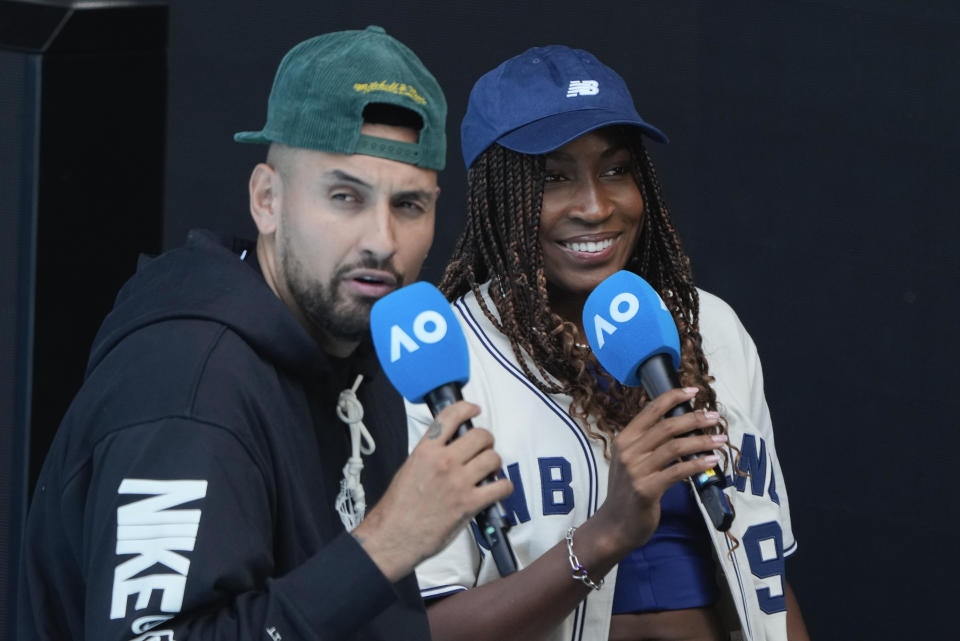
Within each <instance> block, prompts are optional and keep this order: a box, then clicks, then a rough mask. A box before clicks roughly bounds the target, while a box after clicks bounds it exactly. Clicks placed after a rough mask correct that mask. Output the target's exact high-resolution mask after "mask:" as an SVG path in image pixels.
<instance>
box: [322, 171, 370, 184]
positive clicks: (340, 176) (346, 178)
mask: <svg viewBox="0 0 960 641" xmlns="http://www.w3.org/2000/svg"><path fill="white" fill-rule="evenodd" d="M327 176H330V177H332V178H336V179H337V180H342V181H343V182H348V183H353V184H354V185H358V186H360V187H364V188H365V189H372V188H373V185H371V184H370V183H368V182H367V181H365V180H362V179H360V178H357V177H356V176H354V175H353V174H348V173H347V172H345V171H343V170H341V169H331V170H330V171H328V172H327Z"/></svg>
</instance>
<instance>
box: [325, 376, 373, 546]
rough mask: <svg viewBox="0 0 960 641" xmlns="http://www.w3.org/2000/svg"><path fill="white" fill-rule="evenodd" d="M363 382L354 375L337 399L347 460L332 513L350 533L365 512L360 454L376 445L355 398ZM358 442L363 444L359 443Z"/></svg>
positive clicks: (368, 452)
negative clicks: (346, 438)
mask: <svg viewBox="0 0 960 641" xmlns="http://www.w3.org/2000/svg"><path fill="white" fill-rule="evenodd" d="M362 381H363V375H362V374H360V375H358V376H357V380H356V381H354V383H353V387H350V388H347V389H345V390H343V391H342V392H340V397H339V398H338V399H337V416H338V417H339V418H340V420H341V421H343V422H344V423H346V424H347V426H348V427H349V428H350V458H348V459H347V464H346V465H344V466H343V478H342V479H341V480H340V493H339V494H337V501H336V505H335V507H336V510H337V514H339V515H340V520H341V521H343V527H345V528H347V531H348V532H350V531H352V530H353V529H354V528H355V527H357V525H359V524H360V521H362V520H363V517H364V514H365V513H366V511H367V501H366V495H365V494H364V491H363V483H362V482H361V481H360V472H361V471H362V470H363V459H362V458H361V456H360V455H361V454H366V455H368V456H369V455H370V454H373V452H374V450H375V449H376V447H377V444H376V443H375V442H374V441H373V437H372V436H371V435H370V432H369V430H367V427H366V425H364V424H363V405H361V404H360V399H358V398H357V388H359V387H360V383H361V382H362ZM361 439H362V440H363V443H361Z"/></svg>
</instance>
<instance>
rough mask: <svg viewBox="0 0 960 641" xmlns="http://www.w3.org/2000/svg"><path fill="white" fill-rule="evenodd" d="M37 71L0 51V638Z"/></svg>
mask: <svg viewBox="0 0 960 641" xmlns="http://www.w3.org/2000/svg"><path fill="white" fill-rule="evenodd" d="M37 69H38V67H37V60H36V59H35V58H34V57H31V56H26V55H23V54H18V53H10V52H6V51H2V50H0V168H3V170H2V171H0V194H3V197H0V230H2V233H0V273H2V274H3V277H2V278H0V638H3V633H4V631H6V630H7V629H9V628H10V627H11V618H12V616H11V615H10V614H9V613H10V612H12V607H13V603H14V596H15V591H14V589H13V586H14V584H13V582H12V581H10V580H9V579H10V578H12V577H15V576H16V567H17V565H16V564H17V558H18V554H17V549H18V546H19V542H20V528H21V525H22V523H23V515H24V513H25V510H26V498H27V491H26V487H27V462H28V460H29V459H28V456H27V435H28V433H29V430H28V425H29V407H30V384H29V383H30V363H31V358H30V357H31V347H32V344H33V341H32V336H33V334H32V326H33V264H34V259H35V252H34V251H33V247H34V243H33V237H34V231H35V217H34V216H33V213H34V211H35V202H36V199H35V197H34V189H33V186H34V182H35V181H34V178H35V176H36V172H35V169H34V167H35V161H36V145H35V140H36V137H35V135H34V134H35V120H36V109H35V103H34V98H35V95H36V88H37V82H36V81H37V76H38V74H37ZM9 638H13V637H12V636H11V637H9Z"/></svg>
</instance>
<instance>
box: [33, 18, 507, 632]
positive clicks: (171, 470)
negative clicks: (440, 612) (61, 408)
mask: <svg viewBox="0 0 960 641" xmlns="http://www.w3.org/2000/svg"><path fill="white" fill-rule="evenodd" d="M445 116H446V105H445V101H444V98H443V94H442V92H441V91H440V88H439V87H438V86H437V84H436V81H435V80H434V79H433V77H432V76H431V75H430V73H429V72H428V71H427V70H426V69H425V68H424V67H423V65H422V63H421V62H420V61H419V60H418V59H417V58H416V56H415V55H414V54H413V53H412V52H410V50H409V49H407V48H406V47H404V46H403V45H402V44H400V43H399V42H397V41H396V40H394V39H393V38H391V37H390V36H388V35H387V34H386V33H385V32H384V31H383V29H380V28H379V27H369V28H367V29H366V30H364V31H349V32H339V33H332V34H326V35H323V36H319V37H316V38H313V39H311V40H307V41H305V42H303V43H301V44H299V45H297V46H296V47H294V48H293V49H292V50H291V51H290V52H289V53H288V54H287V55H286V56H285V57H284V59H283V61H282V62H281V64H280V67H279V69H278V71H277V76H276V79H275V81H274V86H273V89H272V91H271V94H270V101H269V108H268V118H267V124H266V126H265V127H264V128H263V130H262V131H260V132H246V133H241V134H237V136H236V139H237V140H238V141H241V142H254V143H265V144H269V145H270V149H269V152H268V156H267V162H266V163H261V164H259V165H257V166H256V167H255V168H254V170H253V173H252V175H251V178H250V210H251V213H252V215H253V218H254V221H255V222H256V225H257V228H258V230H259V236H258V239H257V242H256V245H255V247H247V248H244V247H237V249H239V250H241V251H239V252H238V253H234V252H233V251H231V249H233V248H231V247H226V246H223V245H221V244H219V243H218V242H217V241H216V239H214V238H213V237H212V236H211V235H209V234H204V233H192V234H191V236H190V237H189V238H188V243H187V246H186V247H185V248H183V249H179V250H175V251H172V252H169V253H167V254H165V255H163V256H160V257H159V258H156V259H153V260H150V261H148V262H146V263H145V264H143V265H141V266H140V269H139V270H138V273H137V274H136V275H135V276H134V277H133V278H132V279H131V280H130V281H129V282H128V283H127V284H126V285H125V286H124V287H123V289H122V290H121V292H120V294H119V295H118V297H117V302H116V306H115V308H114V310H113V311H112V312H111V313H110V315H109V316H108V317H107V319H106V320H105V321H104V324H103V326H102V327H101V329H100V332H99V333H98V335H97V338H96V340H95V342H94V346H93V349H92V352H91V356H90V362H89V364H88V370H87V377H86V380H85V382H84V385H83V387H82V389H81V390H80V392H79V394H78V395H77V397H76V399H75V400H74V402H73V404H72V405H71V407H70V410H69V411H68V413H67V415H66V417H65V418H64V421H63V423H62V425H61V427H60V430H59V432H58V434H57V437H56V440H55V442H54V444H53V446H52V447H51V450H50V452H49V454H48V457H47V461H46V463H45V465H44V468H43V471H42V472H41V475H40V479H39V481H38V484H37V488H36V493H35V497H34V502H33V505H32V508H31V512H30V516H29V519H28V524H27V534H26V537H25V539H26V541H27V543H26V545H25V550H24V555H23V558H24V561H23V572H22V577H23V579H22V582H21V596H22V598H21V602H22V605H21V609H20V620H19V637H18V638H19V639H21V641H34V640H40V639H42V640H48V639H50V640H52V639H56V640H58V641H62V640H65V639H89V640H93V639H96V640H97V641H114V640H116V641H128V640H137V641H147V640H151V641H153V640H156V641H160V640H163V641H192V640H199V639H204V640H206V639H231V640H246V639H265V640H272V641H280V640H287V641H290V640H292V639H296V640H301V639H427V638H429V631H428V627H427V623H426V618H425V615H424V613H423V606H422V603H421V602H420V598H419V593H418V590H417V586H416V581H415V579H414V577H413V575H412V571H413V568H414V566H415V565H416V564H417V563H418V562H419V561H421V560H422V559H424V558H425V557H427V556H429V555H430V554H432V553H433V552H435V551H437V550H439V549H440V548H441V547H442V546H443V545H444V544H445V543H446V542H447V541H448V540H449V539H450V538H451V536H452V535H453V534H454V533H455V532H456V531H457V530H458V529H459V528H461V527H463V525H464V523H465V522H466V520H467V519H468V518H469V516H470V515H472V514H474V513H476V512H477V511H478V510H479V509H481V508H482V507H483V506H485V505H488V504H489V503H491V502H493V501H495V500H498V499H500V498H502V497H504V496H506V495H507V494H509V492H510V491H511V486H510V484H509V482H507V481H500V482H498V483H495V484H490V485H484V486H482V487H477V485H476V484H477V483H478V482H479V481H480V480H481V479H482V478H484V477H485V476H486V475H488V474H490V473H491V472H493V471H495V470H497V469H499V465H500V462H499V458H498V457H497V456H496V454H495V453H494V452H493V451H492V449H491V445H492V438H491V437H490V435H489V433H488V432H485V431H483V430H473V431H471V432H470V433H468V434H467V435H466V436H464V437H461V438H459V439H457V440H455V441H452V442H450V443H449V444H448V443H447V441H448V439H449V438H450V437H451V436H452V434H453V430H454V429H455V427H456V426H457V425H459V424H460V423H461V422H462V421H463V420H465V419H466V418H469V417H472V416H474V415H475V414H476V413H477V411H476V408H475V407H474V406H471V405H468V404H465V403H459V404H456V405H454V406H451V407H450V408H448V409H447V410H445V411H444V412H443V413H441V414H440V415H439V416H438V421H437V423H436V424H435V425H434V426H433V428H432V429H431V430H430V432H431V433H430V434H429V435H428V436H427V437H425V438H424V439H423V441H422V442H421V443H420V444H419V445H418V446H417V447H416V448H415V449H414V451H413V452H412V454H411V456H410V458H409V459H408V460H407V461H406V462H405V463H403V464H402V465H401V463H402V462H403V457H404V455H405V453H406V447H407V445H406V430H405V415H404V411H403V404H402V401H401V399H400V398H399V396H397V394H396V393H395V392H394V391H393V390H392V389H391V388H390V387H389V385H388V383H387V382H386V381H385V378H384V376H383V374H382V372H380V370H379V368H378V366H377V364H376V360H375V358H374V357H373V350H372V348H371V347H370V345H369V339H368V338H367V324H368V315H369V311H370V307H371V305H372V304H373V302H374V301H375V300H376V299H378V298H379V297H381V296H383V295H385V294H387V293H389V292H390V291H392V290H394V289H396V288H398V287H400V286H401V285H403V284H407V283H410V282H412V281H414V280H416V278H417V274H418V272H419V270H420V267H421V264H422V261H423V259H424V256H425V254H426V252H427V249H428V248H429V246H430V243H431V241H432V238H433V222H434V212H435V207H436V200H437V195H438V188H437V180H436V172H437V170H439V169H441V168H442V167H443V164H444V156H445V134H444V119H445ZM341 390H342V391H341ZM338 398H339V401H338ZM364 410H365V413H364ZM345 464H346V465H345ZM361 467H362V470H363V471H362V473H360V471H359V469H360V468H361ZM341 477H342V478H341ZM366 504H370V505H372V506H373V507H372V509H371V510H370V511H369V513H367V512H366V507H365V506H366Z"/></svg>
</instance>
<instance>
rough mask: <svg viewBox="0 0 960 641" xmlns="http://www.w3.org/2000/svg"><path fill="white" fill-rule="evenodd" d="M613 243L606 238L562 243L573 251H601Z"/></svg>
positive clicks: (610, 239)
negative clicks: (594, 240) (585, 241)
mask: <svg viewBox="0 0 960 641" xmlns="http://www.w3.org/2000/svg"><path fill="white" fill-rule="evenodd" d="M612 244H613V239H612V238H608V239H606V240H600V241H597V242H593V241H591V242H587V243H563V246H564V247H566V248H567V249H569V250H571V251H575V252H587V253H591V254H593V253H596V252H601V251H603V250H604V249H606V248H607V247H609V246H610V245H612Z"/></svg>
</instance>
